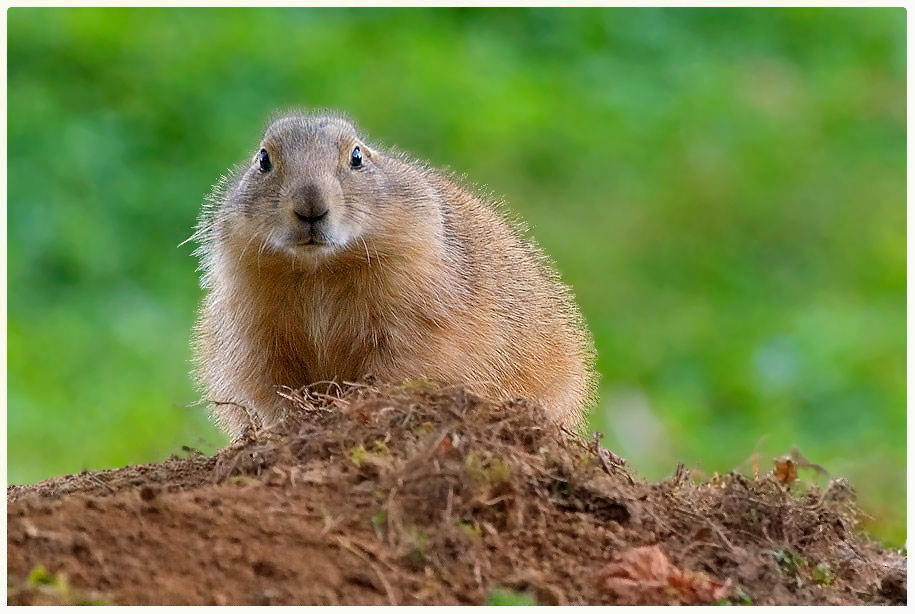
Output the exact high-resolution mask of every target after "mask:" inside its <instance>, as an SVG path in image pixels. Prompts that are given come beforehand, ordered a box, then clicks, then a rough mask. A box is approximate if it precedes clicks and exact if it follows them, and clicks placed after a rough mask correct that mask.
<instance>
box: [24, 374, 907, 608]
mask: <svg viewBox="0 0 915 614" xmlns="http://www.w3.org/2000/svg"><path fill="white" fill-rule="evenodd" d="M341 393H342V394H341V395H340V396H339V397H337V396H326V395H322V394H318V393H315V392H309V391H300V392H290V396H291V397H293V398H295V399H296V401H297V404H298V406H299V407H300V409H301V411H299V412H297V413H296V414H295V415H294V416H292V417H290V418H289V419H288V420H287V421H286V422H285V423H283V424H282V425H279V426H278V427H276V428H274V429H271V430H270V431H269V432H263V433H258V434H256V435H254V436H252V437H251V438H249V439H247V440H245V441H242V442H239V443H237V444H235V445H233V446H230V447H228V448H226V449H224V450H222V451H221V452H220V453H219V454H217V455H216V456H215V457H205V456H203V455H200V454H198V453H191V455H190V456H189V457H188V458H184V459H177V458H175V459H172V460H169V461H167V462H165V463H161V464H157V465H146V466H142V467H125V468H123V469H119V470H114V471H98V472H91V473H86V472H84V473H82V474H79V475H75V476H67V477H64V478H56V479H53V480H49V481H47V482H42V483H41V484H37V485H35V486H13V487H10V488H9V489H8V492H7V503H8V504H7V531H8V533H7V540H8V541H7V547H8V559H7V566H8V572H9V578H10V580H9V593H8V602H9V603H11V604H32V603H95V602H104V603H119V604H394V603H396V604H483V603H540V604H603V603H627V604H636V603H685V604H696V603H722V602H728V603H757V604H887V603H905V601H906V589H905V581H906V575H905V574H906V572H905V559H904V558H903V557H902V556H901V555H899V554H897V553H892V552H888V551H884V550H882V549H881V548H879V547H878V546H877V545H876V544H874V543H871V542H870V541H868V540H867V539H865V538H863V537H861V536H860V535H858V533H857V514H858V511H857V508H856V506H855V502H854V496H853V493H852V491H851V488H850V487H849V486H848V484H847V483H846V482H843V481H841V480H836V481H833V482H831V483H830V486H829V488H828V489H827V490H825V491H820V490H817V489H816V488H810V489H806V490H804V489H801V488H799V487H798V486H796V485H794V486H791V485H789V484H786V483H785V482H784V481H783V480H782V479H780V477H779V476H777V475H774V474H772V475H768V476H765V477H761V478H758V479H749V478H746V477H744V476H742V475H739V474H736V473H734V474H731V475H728V476H724V477H721V478H716V479H715V480H713V481H712V482H710V483H704V484H696V483H694V482H693V481H691V480H690V479H689V476H688V473H687V472H685V471H683V470H682V468H681V470H679V471H678V472H677V473H676V474H675V476H674V478H672V479H671V480H669V481H665V482H660V483H657V484H649V483H645V482H642V481H639V480H636V479H633V478H632V477H631V476H630V474H629V473H628V472H627V469H626V467H625V466H624V465H623V463H622V461H621V459H619V458H617V457H615V456H614V455H613V454H612V453H610V452H608V451H607V450H604V449H602V448H600V446H599V445H598V443H597V442H596V441H589V440H586V439H583V438H581V437H579V436H577V435H573V434H570V433H567V432H562V431H561V430H560V429H559V427H556V426H554V425H553V424H552V423H551V422H549V421H548V420H547V419H546V417H545V415H544V413H543V411H542V409H541V408H539V407H538V406H536V405H533V404H530V403H526V402H521V401H518V402H505V403H496V402H492V401H488V400H485V399H480V398H478V397H476V396H473V395H471V394H468V393H467V392H466V391H464V390H460V389H453V388H452V389H447V388H438V387H435V386H434V385H432V384H429V383H426V382H414V383H411V384H409V385H406V386H402V387H396V388H385V389H379V388H377V387H373V386H370V385H357V386H353V387H351V388H349V389H347V390H346V391H345V392H343V391H341ZM781 477H782V478H783V477H784V476H781Z"/></svg>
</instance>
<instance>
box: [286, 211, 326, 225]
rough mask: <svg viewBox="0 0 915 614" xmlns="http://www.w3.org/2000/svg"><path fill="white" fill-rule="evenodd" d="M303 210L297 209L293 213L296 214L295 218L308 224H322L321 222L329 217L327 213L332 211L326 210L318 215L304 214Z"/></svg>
mask: <svg viewBox="0 0 915 614" xmlns="http://www.w3.org/2000/svg"><path fill="white" fill-rule="evenodd" d="M303 210H304V207H295V208H294V209H293V211H294V212H295V216H296V217H297V218H299V219H300V220H301V221H303V222H308V223H313V222H320V221H321V220H323V219H324V218H326V217H327V213H328V211H330V210H329V209H325V210H324V211H322V212H321V213H318V214H314V213H311V214H304V213H302V211H303Z"/></svg>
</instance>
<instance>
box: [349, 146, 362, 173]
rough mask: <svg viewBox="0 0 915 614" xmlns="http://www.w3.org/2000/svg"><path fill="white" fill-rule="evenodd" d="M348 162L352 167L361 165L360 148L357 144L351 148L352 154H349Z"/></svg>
mask: <svg viewBox="0 0 915 614" xmlns="http://www.w3.org/2000/svg"><path fill="white" fill-rule="evenodd" d="M349 163H350V166H352V167H353V168H359V167H360V166H362V149H361V148H360V147H359V146H358V145H357V146H356V147H354V148H353V154H352V155H351V156H350V160H349Z"/></svg>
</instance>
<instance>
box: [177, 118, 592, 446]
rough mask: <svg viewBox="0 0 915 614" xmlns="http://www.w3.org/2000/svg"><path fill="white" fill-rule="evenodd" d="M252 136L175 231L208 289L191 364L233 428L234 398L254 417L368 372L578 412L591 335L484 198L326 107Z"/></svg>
mask: <svg viewBox="0 0 915 614" xmlns="http://www.w3.org/2000/svg"><path fill="white" fill-rule="evenodd" d="M255 151H256V153H255V154H254V156H253V158H252V159H251V160H250V162H248V163H245V164H242V165H239V166H238V167H236V168H235V169H234V170H233V171H232V172H231V173H230V175H229V176H228V177H224V178H223V180H222V181H221V182H220V183H218V184H217V185H216V187H215V188H214V190H213V193H212V194H211V196H210V199H209V202H208V204H207V205H205V206H204V210H203V213H202V214H201V216H200V219H199V223H198V225H197V230H196V233H195V234H194V237H192V238H194V239H196V240H197V241H198V243H199V244H200V247H199V248H198V250H197V251H196V252H195V253H196V254H198V255H199V256H200V257H201V271H202V273H203V274H202V278H201V285H202V286H203V288H204V289H205V290H206V291H207V293H206V296H205V298H204V299H203V302H202V305H201V308H200V315H199V319H198V322H197V325H196V327H195V331H194V346H195V363H196V370H195V376H196V380H197V382H198V385H199V387H200V389H201V391H202V393H203V395H204V398H205V399H206V400H208V401H211V402H214V405H213V413H214V415H215V418H216V421H217V422H218V423H219V424H220V426H221V427H222V428H224V429H225V430H226V431H227V432H228V434H229V435H230V436H231V437H232V438H233V439H238V438H239V437H241V436H242V435H243V434H244V433H245V431H246V430H247V429H248V428H249V426H250V425H251V418H250V417H249V415H248V414H250V415H251V416H252V417H253V418H254V421H255V426H257V427H263V426H269V425H270V424H272V423H274V422H276V421H277V420H279V419H280V418H282V416H283V415H284V413H285V412H286V411H287V410H288V406H287V405H286V403H287V401H286V400H285V399H284V398H283V397H281V396H280V395H279V394H277V390H278V389H279V387H281V386H288V387H291V388H298V387H301V386H305V385H309V384H312V383H315V382H329V381H334V380H335V381H337V382H342V381H352V380H356V379H358V378H360V377H363V376H365V375H367V374H371V375H374V376H375V377H377V378H378V379H379V380H382V381H389V382H401V381H403V380H405V379H408V378H428V379H431V380H435V381H439V382H443V383H446V384H463V385H466V386H467V387H468V388H470V389H472V390H474V391H478V392H480V393H481V394H487V395H489V396H495V397H497V398H517V397H527V398H530V399H533V400H536V401H539V402H541V403H542V404H543V405H544V406H545V407H546V408H547V411H548V414H549V415H550V416H552V417H554V418H555V419H556V421H557V422H560V423H561V424H564V425H566V426H569V427H573V428H574V427H577V426H579V425H580V424H581V423H582V420H583V415H584V411H585V410H586V409H587V407H588V405H589V404H590V403H592V402H593V400H594V394H595V390H596V374H595V372H594V369H593V362H594V350H593V344H592V341H591V337H590V334H589V333H588V331H587V328H586V327H585V325H584V322H583V319H582V317H581V314H580V312H579V310H578V308H577V306H576V304H575V301H574V298H573V297H572V294H571V292H570V290H569V288H568V287H566V286H565V285H564V284H563V283H562V282H561V281H560V279H559V276H558V274H557V273H556V271H555V269H554V268H553V266H552V264H551V262H550V261H549V260H548V259H547V258H546V256H545V255H544V254H543V252H542V251H541V250H540V248H539V247H537V245H536V244H535V243H534V242H533V241H531V240H526V239H524V238H523V236H522V230H521V229H520V228H518V227H517V226H516V225H515V224H513V223H511V222H509V221H507V220H506V219H505V217H504V216H503V214H502V213H500V211H499V209H498V207H497V205H495V204H493V203H491V202H488V201H487V200H484V199H483V198H481V197H480V196H478V195H477V194H475V193H472V192H471V191H469V190H468V189H466V188H465V187H463V186H462V185H461V184H460V183H459V182H458V181H457V180H456V179H455V178H454V177H453V176H451V175H449V174H444V173H442V172H439V171H436V170H434V169H432V168H431V167H430V166H428V165H426V164H424V163H420V162H417V161H414V160H412V159H410V158H408V157H407V156H405V155H403V154H399V153H393V152H390V151H385V150H383V149H381V148H378V147H375V146H373V145H370V144H368V143H367V142H366V141H365V140H363V138H362V137H361V136H360V133H359V132H358V130H357V128H356V126H355V125H354V124H353V123H352V122H351V121H349V120H348V119H346V118H345V117H343V116H341V115H337V114H291V115H286V116H283V117H281V118H279V119H277V120H275V121H273V122H272V123H271V124H270V125H269V127H268V128H267V129H266V131H265V132H264V135H263V139H262V140H261V142H260V144H259V145H258V146H257V148H256V150H255ZM242 407H244V408H246V409H247V410H248V412H245V411H244V410H243V409H242Z"/></svg>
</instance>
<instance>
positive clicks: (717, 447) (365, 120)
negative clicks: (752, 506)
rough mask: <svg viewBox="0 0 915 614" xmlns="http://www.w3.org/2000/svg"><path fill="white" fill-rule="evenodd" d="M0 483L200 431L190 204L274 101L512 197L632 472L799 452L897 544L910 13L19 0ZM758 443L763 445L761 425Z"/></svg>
mask: <svg viewBox="0 0 915 614" xmlns="http://www.w3.org/2000/svg"><path fill="white" fill-rule="evenodd" d="M8 33H9V38H8V86H9V88H8V96H9V98H8V104H9V107H8V130H9V133H8V159H9V165H8V212H7V216H8V233H9V234H8V279H9V300H8V316H9V319H8V341H9V345H8V364H9V372H8V376H9V396H8V407H9V411H8V416H7V425H8V454H9V456H8V469H9V472H8V477H9V481H10V482H11V483H23V482H31V481H36V480H39V479H42V478H46V477H49V476H53V475H58V474H63V473H66V472H76V471H79V470H82V469H84V468H90V469H95V468H107V467H115V466H119V465H123V464H125V463H140V462H148V461H155V460H160V459H163V458H165V457H167V456H168V455H169V454H170V453H172V452H176V451H180V448H181V445H182V444H187V445H191V446H194V447H198V448H202V449H206V450H212V449H214V447H215V446H219V445H222V444H223V443H224V441H225V440H224V439H223V438H222V436H221V435H220V434H219V433H218V432H217V431H216V430H215V429H214V428H213V427H212V426H210V425H209V424H208V423H207V420H206V416H205V414H204V411H203V410H202V409H201V408H187V407H186V406H187V405H188V404H190V403H192V402H193V401H195V400H196V396H195V394H194V392H193V390H192V387H191V384H190V381H189V378H188V375H187V372H188V370H189V363H188V360H189V358H190V350H189V348H188V337H189V331H190V328H191V325H192V323H193V320H194V312H195V309H196V305H197V302H198V300H199V299H200V296H201V291H200V289H199V287H198V282H197V275H196V273H195V267H196V262H195V260H194V259H193V258H192V257H191V255H190V252H191V249H192V247H191V246H189V245H185V246H182V247H178V244H179V243H181V242H182V241H183V240H184V239H185V238H186V237H187V236H188V235H189V234H190V233H191V228H192V226H193V224H194V220H195V217H196V215H197V213H198V209H199V205H200V203H201V202H202V199H203V196H204V194H205V193H207V191H208V190H209V188H210V186H211V184H212V183H214V182H215V181H216V180H217V178H218V177H219V175H220V174H221V173H223V172H224V171H225V169H226V168H228V167H229V166H230V165H232V164H234V163H236V162H237V161H239V160H242V159H244V158H246V157H247V156H249V155H250V154H251V152H252V151H253V149H254V148H255V147H256V143H257V140H258V138H259V133H260V130H261V128H262V127H263V124H264V122H265V120H266V118H267V117H268V115H269V113H270V112H271V111H272V110H273V109H275V108H277V107H290V106H306V107H314V106H329V107H333V108H338V109H344V110H346V111H348V112H349V113H351V114H352V115H353V117H354V118H356V119H357V120H358V121H359V122H360V124H361V126H362V127H363V129H364V130H365V131H366V132H367V133H368V134H369V135H370V138H372V139H374V140H375V141H376V142H379V141H380V142H381V143H384V144H388V145H393V144H396V145H398V146H399V147H401V148H403V149H406V150H408V151H411V152H413V153H414V154H416V155H417V156H420V157H422V158H426V159H428V160H430V161H432V162H433V163H434V164H436V165H438V166H450V167H452V168H454V169H457V170H459V171H462V172H466V173H467V174H468V175H469V177H470V178H471V180H473V181H475V182H479V183H483V184H486V185H487V186H488V187H489V188H491V189H492V190H493V191H494V192H495V193H497V194H499V195H503V196H505V198H506V199H507V200H508V202H509V203H510V205H511V207H512V208H513V209H515V210H516V211H518V212H520V214H521V215H522V216H523V217H524V218H525V219H526V220H527V221H528V222H529V223H530V225H531V227H532V229H533V235H534V236H535V237H536V238H537V239H538V240H539V241H540V243H541V244H542V245H543V247H544V248H545V250H546V251H547V252H548V253H549V254H550V255H551V256H552V257H553V258H554V259H555V260H556V261H557V263H558V266H559V269H560V270H561V272H562V274H563V276H564V278H565V279H566V280H567V281H568V282H569V283H570V284H571V285H572V286H573V287H574V288H575V291H576V293H577V295H578V298H579V301H580V303H581V306H582V309H583V311H584V313H585V316H586V318H587V320H588V322H589V325H590V327H591V329H592V330H593V332H594V335H595V337H596V342H597V349H598V352H599V356H600V358H599V367H600V371H601V373H602V387H601V402H600V405H599V407H597V408H596V409H595V411H594V413H593V415H592V418H591V425H592V427H593V428H594V429H597V430H600V431H602V432H604V433H605V434H606V436H607V438H606V440H605V442H606V443H607V444H608V445H609V446H610V447H611V448H613V449H614V450H616V451H617V452H618V453H620V454H621V455H623V456H624V457H626V458H627V459H628V460H629V462H630V464H631V465H633V466H634V467H635V468H636V469H637V470H638V471H639V472H640V473H641V474H642V475H644V476H645V477H647V478H651V479H657V478H661V477H663V476H666V475H669V474H670V473H671V472H672V471H673V469H674V467H675V465H676V463H677V461H680V460H682V461H684V462H685V463H686V464H687V465H688V466H691V467H693V468H696V469H698V470H701V471H702V472H705V474H706V475H710V474H711V473H712V472H714V471H719V472H726V471H729V470H730V469H732V468H734V467H738V466H739V467H741V468H742V469H743V470H744V471H750V465H749V464H743V463H744V461H746V459H747V458H748V457H749V456H750V455H751V454H752V453H753V452H754V450H757V451H758V452H759V454H760V458H761V459H762V470H763V471H768V470H769V468H771V458H772V457H773V456H776V455H781V454H784V453H786V452H788V451H789V450H790V448H791V446H792V445H794V444H796V445H798V446H799V447H800V449H801V450H802V451H803V453H804V454H805V455H806V456H807V457H808V458H809V459H810V460H811V461H812V462H815V463H819V464H821V465H823V466H825V467H826V468H827V469H829V470H830V471H831V472H832V473H833V474H834V475H844V476H847V477H849V478H850V479H851V480H852V481H853V483H854V484H855V485H856V487H857V489H858V492H859V494H860V498H861V504H862V507H863V508H864V510H865V511H866V512H867V513H868V514H870V515H871V516H872V517H873V521H871V524H870V526H871V529H872V530H873V531H874V532H875V534H876V535H877V536H879V537H881V538H883V539H885V540H886V541H888V542H889V543H891V544H901V543H902V542H903V540H904V538H905V520H904V519H905V458H906V379H905V358H906V354H905V351H906V345H905V343H906V337H905V306H906V294H905V292H906V286H905V283H906V276H905V273H906V261H905V254H906V235H905V221H906V213H905V203H906V201H905V188H906V183H905V181H906V176H905V163H906V149H905V147H906V132H905V119H906V115H905V95H906V76H905V75H906V65H905V50H906V48H905V43H906V38H905V36H906V32H905V11H904V9H902V8H895V9H781V10H777V9H776V10H773V9H765V10H760V9H748V10H717V9H699V10H677V9H631V10H626V9H593V10H591V9H589V10H497V9H482V10H466V9H465V10H413V9H410V10H404V9H399V10H398V9H385V10H337V9H334V10H328V9H252V10H209V9H169V10H164V9H163V10H158V9H140V10H129V9H121V10H111V9H80V10H71V9H31V8H13V9H11V10H10V11H9V13H8ZM764 436H765V439H763V440H762V442H761V443H759V445H758V447H757V443H758V442H759V441H760V439H761V438H763V437H764Z"/></svg>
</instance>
